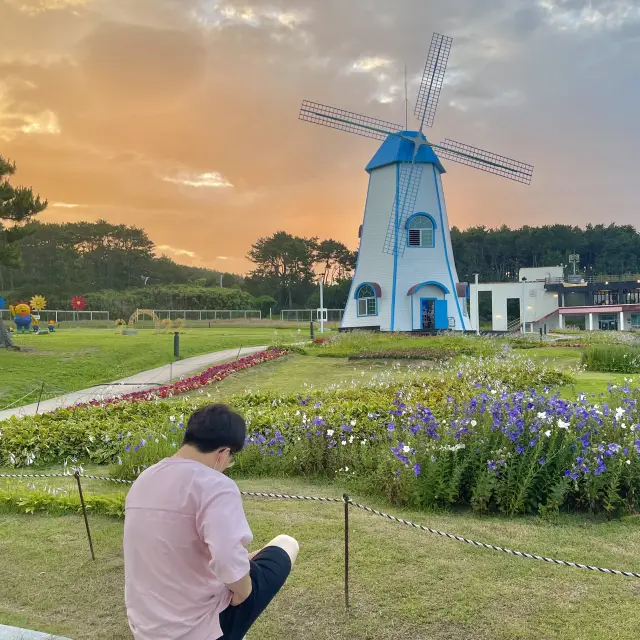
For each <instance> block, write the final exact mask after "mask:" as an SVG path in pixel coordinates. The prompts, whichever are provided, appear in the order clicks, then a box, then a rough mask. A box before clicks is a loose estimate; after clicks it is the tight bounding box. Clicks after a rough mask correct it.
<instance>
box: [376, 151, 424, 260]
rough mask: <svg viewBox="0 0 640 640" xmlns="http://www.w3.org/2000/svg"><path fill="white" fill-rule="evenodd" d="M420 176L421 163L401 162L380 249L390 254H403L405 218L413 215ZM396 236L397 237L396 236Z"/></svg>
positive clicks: (404, 246) (405, 243)
mask: <svg viewBox="0 0 640 640" xmlns="http://www.w3.org/2000/svg"><path fill="white" fill-rule="evenodd" d="M421 178H422V165H421V164H418V163H415V162H403V163H402V164H401V165H400V180H399V183H398V191H397V195H396V197H395V199H394V201H393V210H392V211H391V215H390V216H389V224H388V225H387V235H386V236H385V239H384V244H383V246H382V251H384V253H388V254H390V255H396V253H397V255H399V256H403V255H404V250H405V248H406V245H407V242H406V231H407V229H406V225H407V220H408V219H409V218H410V217H411V215H413V211H414V209H415V206H416V200H417V198H418V191H419V189H420V179H421ZM396 230H397V232H396ZM396 236H397V237H396Z"/></svg>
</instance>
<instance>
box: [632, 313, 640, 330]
mask: <svg viewBox="0 0 640 640" xmlns="http://www.w3.org/2000/svg"><path fill="white" fill-rule="evenodd" d="M631 328H632V329H640V313H632V314H631Z"/></svg>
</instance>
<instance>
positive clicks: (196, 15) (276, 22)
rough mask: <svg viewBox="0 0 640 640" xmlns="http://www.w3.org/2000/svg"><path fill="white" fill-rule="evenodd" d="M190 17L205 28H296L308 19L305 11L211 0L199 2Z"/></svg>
mask: <svg viewBox="0 0 640 640" xmlns="http://www.w3.org/2000/svg"><path fill="white" fill-rule="evenodd" d="M191 17H192V19H193V20H194V21H195V22H196V24H197V25H198V26H200V27H201V28H203V29H205V30H211V29H225V28H228V27H234V26H247V27H253V28H254V29H260V28H262V27H267V28H274V27H275V28H285V29H296V28H297V27H299V26H300V25H301V24H303V23H304V22H306V21H307V20H308V14H307V13H306V12H299V11H294V10H289V11H285V10H281V9H276V8H274V7H259V6H256V7H253V6H244V7H236V6H234V5H233V4H231V3H221V2H215V1H213V0H205V1H202V2H199V3H198V5H197V6H196V8H194V9H193V10H192V11H191Z"/></svg>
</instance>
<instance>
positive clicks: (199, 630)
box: [123, 404, 299, 640]
mask: <svg viewBox="0 0 640 640" xmlns="http://www.w3.org/2000/svg"><path fill="white" fill-rule="evenodd" d="M245 438H246V425H245V422H244V420H243V418H242V417H241V416H240V415H239V414H237V413H236V412H235V411H233V410H231V409H230V408H229V407H227V406H226V405H223V404H214V405H210V406H206V407H202V408H200V409H198V410H197V411H195V412H194V413H193V414H192V415H191V417H190V418H189V422H188V424H187V428H186V430H185V434H184V441H183V444H182V447H181V448H180V450H179V451H178V452H177V453H176V454H175V455H174V456H172V457H171V458H166V459H164V460H161V461H160V462H158V463H157V464H154V465H153V466H151V467H149V468H148V469H145V471H143V472H142V474H140V476H139V477H138V479H137V480H136V481H135V482H134V483H133V486H132V487H131V489H130V491H129V494H128V495H127V499H126V504H125V522H124V542H123V548H124V569H125V603H126V607H127V617H128V620H129V626H130V628H131V631H132V632H133V635H134V638H135V639H136V640H173V639H174V638H175V639H177V638H180V639H181V640H215V639H218V638H222V639H223V640H241V639H242V638H244V636H245V634H246V633H247V631H248V629H249V627H251V625H252V624H253V623H254V622H255V621H256V619H257V618H258V616H259V615H260V614H261V613H262V612H263V611H264V610H265V608H266V607H267V606H268V605H269V603H270V602H271V600H272V599H273V598H274V596H275V595H276V594H277V593H278V591H280V589H281V588H282V586H283V585H284V583H285V581H286V579H287V578H288V576H289V573H290V572H291V567H292V566H293V564H294V562H295V561H296V557H297V555H298V549H299V547H298V543H297V542H296V541H295V540H294V539H293V538H291V537H290V536H286V535H280V536H277V537H276V538H274V539H273V540H272V541H271V542H269V544H267V545H266V546H265V547H264V548H262V549H260V550H259V551H255V552H253V553H249V552H248V550H247V547H248V546H249V544H250V543H251V542H252V540H253V534H252V533H251V529H250V528H249V524H248V523H247V519H246V517H245V514H244V510H243V508H242V498H241V495H240V491H239V489H238V487H237V485H236V483H235V482H234V481H233V480H231V479H230V478H228V477H227V476H226V475H224V472H225V470H226V469H228V468H229V467H231V466H232V464H233V456H234V454H236V453H238V452H239V451H241V450H242V448H243V447H244V444H245Z"/></svg>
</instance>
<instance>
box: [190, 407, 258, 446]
mask: <svg viewBox="0 0 640 640" xmlns="http://www.w3.org/2000/svg"><path fill="white" fill-rule="evenodd" d="M246 435H247V425H246V424H245V422H244V418H243V417H242V416H241V415H240V414H239V413H237V412H235V411H233V409H230V408H229V407H228V406H227V405H226V404H210V405H208V406H206V407H201V408H200V409H198V410H197V411H194V412H193V413H192V414H191V417H190V418H189V422H188V423H187V428H186V430H185V432H184V439H183V441H182V444H189V445H191V446H192V447H195V448H196V449H197V450H198V451H200V452H201V453H211V452H212V451H215V450H216V449H224V448H226V447H228V448H229V449H231V452H232V453H238V451H242V448H243V447H244V441H245V437H246Z"/></svg>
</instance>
